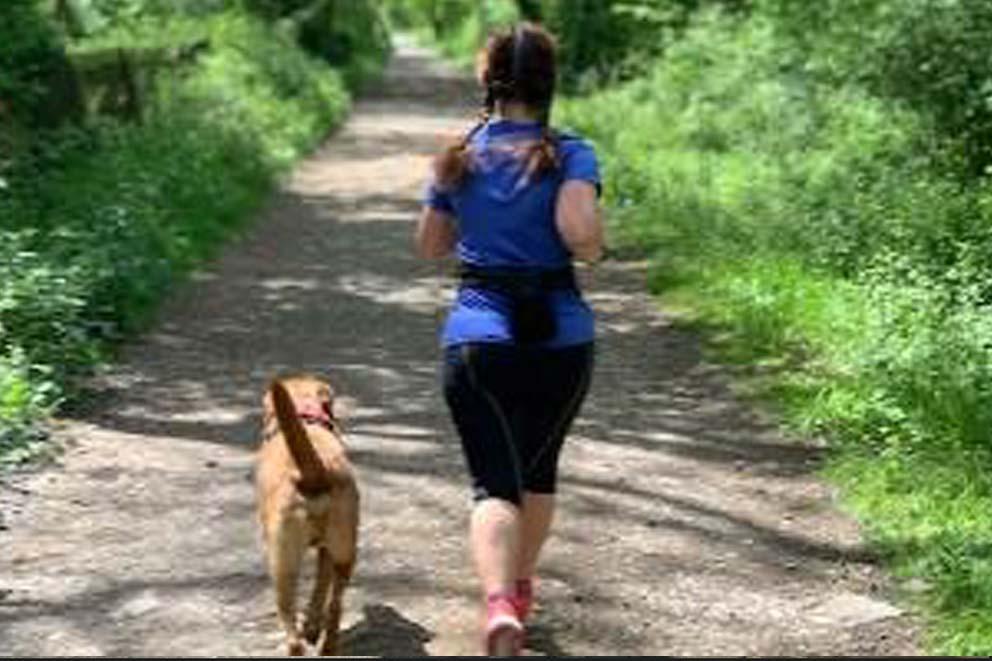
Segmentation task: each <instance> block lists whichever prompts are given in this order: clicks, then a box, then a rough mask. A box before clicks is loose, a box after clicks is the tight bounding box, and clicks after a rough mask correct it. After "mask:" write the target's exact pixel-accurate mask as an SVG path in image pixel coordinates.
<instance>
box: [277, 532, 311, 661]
mask: <svg viewBox="0 0 992 661" xmlns="http://www.w3.org/2000/svg"><path fill="white" fill-rule="evenodd" d="M273 541H274V542H275V543H274V544H273V545H272V546H271V547H270V551H269V571H270V573H271V574H272V580H273V582H274V583H275V588H276V610H277V611H278V613H279V621H280V622H281V623H282V628H283V630H284V631H285V632H286V653H287V654H289V656H303V654H304V653H305V652H306V647H305V646H304V644H303V641H302V640H301V639H300V632H299V629H298V628H297V625H296V584H297V579H298V578H299V574H300V564H301V563H302V561H303V553H304V551H305V550H306V535H305V532H304V531H303V529H302V528H301V527H300V526H297V525H293V523H292V522H289V521H287V522H285V524H284V525H283V526H282V527H281V529H280V530H279V532H278V533H277V535H276V539H275V540H273Z"/></svg>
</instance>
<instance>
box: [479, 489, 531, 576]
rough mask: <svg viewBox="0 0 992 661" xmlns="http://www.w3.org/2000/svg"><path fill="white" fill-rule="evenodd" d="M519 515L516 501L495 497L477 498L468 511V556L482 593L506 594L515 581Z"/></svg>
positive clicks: (517, 558)
mask: <svg viewBox="0 0 992 661" xmlns="http://www.w3.org/2000/svg"><path fill="white" fill-rule="evenodd" d="M521 518H522V517H521V516H520V509H519V508H518V507H517V506H516V505H514V504H513V503H511V502H508V501H505V500H501V499H499V498H487V499H486V500H482V501H479V503H478V504H476V506H475V510H474V511H473V512H472V523H471V531H470V533H469V536H470V539H471V546H472V556H473V560H474V561H475V569H476V571H477V572H478V574H479V579H480V580H481V581H482V588H483V590H484V591H485V594H486V595H491V594H509V593H510V592H512V590H513V588H514V586H515V585H516V581H517V576H518V574H517V572H518V566H519V563H520V539H521Z"/></svg>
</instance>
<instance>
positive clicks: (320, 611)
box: [303, 546, 334, 645]
mask: <svg viewBox="0 0 992 661" xmlns="http://www.w3.org/2000/svg"><path fill="white" fill-rule="evenodd" d="M333 580H334V567H333V566H332V565H331V552H330V551H328V550H327V549H326V548H324V547H323V546H322V547H320V548H318V549H317V581H316V582H315V583H314V586H313V594H312V595H311V596H310V605H309V606H308V607H307V617H306V619H305V620H304V621H303V637H304V638H306V640H307V642H308V643H310V644H311V645H316V644H317V641H318V640H319V639H320V632H321V631H323V629H324V622H325V618H324V609H325V608H326V607H327V592H328V590H329V589H330V587H331V581H333Z"/></svg>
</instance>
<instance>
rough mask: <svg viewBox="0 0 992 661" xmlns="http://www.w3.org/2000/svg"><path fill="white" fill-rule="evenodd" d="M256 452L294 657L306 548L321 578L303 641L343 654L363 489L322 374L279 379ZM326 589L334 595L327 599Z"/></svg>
mask: <svg viewBox="0 0 992 661" xmlns="http://www.w3.org/2000/svg"><path fill="white" fill-rule="evenodd" d="M263 406H264V411H265V419H264V421H263V425H264V428H263V440H262V445H261V448H260V449H259V451H258V464H257V470H256V486H257V495H258V518H259V522H260V523H261V526H262V536H263V542H264V544H265V550H266V555H267V559H268V565H269V573H270V575H271V577H272V581H273V583H274V584H275V590H276V606H277V609H278V613H279V620H280V621H281V622H282V626H283V628H284V629H285V632H286V648H287V651H288V653H289V654H290V655H291V656H300V655H302V654H303V653H304V652H305V647H304V644H303V640H301V635H300V633H301V632H300V630H299V628H298V627H297V623H296V584H297V578H298V576H299V572H300V565H301V564H302V562H303V556H304V554H305V552H306V549H307V548H308V547H311V546H312V547H316V549H317V581H316V584H315V585H314V590H313V595H312V596H311V598H310V605H309V607H308V608H307V611H306V618H305V620H304V624H303V631H302V638H303V639H305V640H307V642H309V643H310V644H312V645H316V644H317V642H318V640H320V637H321V633H323V635H324V636H323V641H321V644H320V653H321V655H329V654H335V653H337V646H338V629H339V627H340V623H341V599H342V595H343V593H344V590H345V587H347V585H348V581H349V580H350V578H351V573H352V569H353V568H354V565H355V560H356V545H357V541H358V487H357V485H356V482H355V475H354V472H353V470H352V468H351V464H349V463H348V459H347V456H346V454H345V446H344V442H343V440H342V437H341V428H340V426H339V424H338V422H337V420H336V418H335V416H334V413H333V406H334V392H333V391H332V390H331V387H330V386H329V385H328V384H327V383H325V382H324V381H321V380H320V379H318V378H317V377H314V376H311V375H297V376H292V377H287V378H283V379H278V380H276V381H274V382H273V383H272V384H271V385H270V387H269V389H268V392H266V394H265V397H264V401H263ZM328 591H330V599H329V600H328Z"/></svg>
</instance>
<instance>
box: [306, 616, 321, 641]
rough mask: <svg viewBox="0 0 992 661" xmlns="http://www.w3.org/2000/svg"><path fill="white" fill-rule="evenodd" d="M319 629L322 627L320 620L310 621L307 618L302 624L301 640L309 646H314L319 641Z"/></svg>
mask: <svg viewBox="0 0 992 661" xmlns="http://www.w3.org/2000/svg"><path fill="white" fill-rule="evenodd" d="M321 629H323V627H322V626H321V623H320V620H312V619H310V618H309V617H308V618H307V619H306V621H305V622H304V623H303V638H304V639H305V640H306V641H307V642H308V643H310V644H311V645H316V644H317V641H318V640H319V639H320V633H321Z"/></svg>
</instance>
